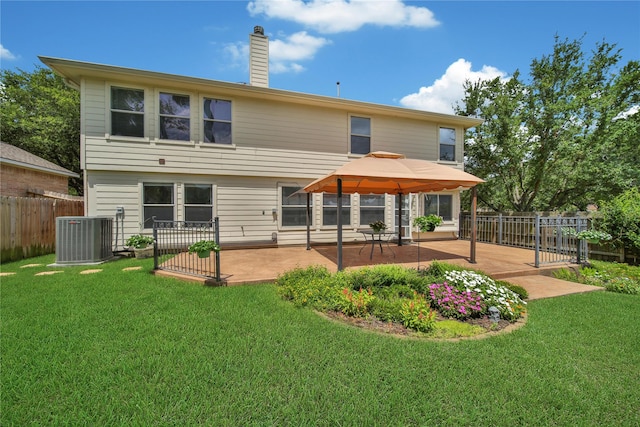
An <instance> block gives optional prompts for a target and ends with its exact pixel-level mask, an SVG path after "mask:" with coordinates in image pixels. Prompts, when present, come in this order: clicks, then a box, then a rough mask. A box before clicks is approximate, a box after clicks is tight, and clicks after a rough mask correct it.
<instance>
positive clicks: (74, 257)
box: [56, 216, 113, 265]
mask: <svg viewBox="0 0 640 427" xmlns="http://www.w3.org/2000/svg"><path fill="white" fill-rule="evenodd" d="M112 239H113V218H111V217H103V216H98V217H88V216H60V217H58V218H56V264H57V265H73V264H95V263H101V262H104V261H107V260H109V259H111V258H113V251H112V249H111V244H112Z"/></svg>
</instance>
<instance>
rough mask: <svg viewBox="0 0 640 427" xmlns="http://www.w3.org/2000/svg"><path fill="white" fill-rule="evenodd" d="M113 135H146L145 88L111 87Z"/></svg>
mask: <svg viewBox="0 0 640 427" xmlns="http://www.w3.org/2000/svg"><path fill="white" fill-rule="evenodd" d="M111 135H118V136H134V137H140V138H142V137H144V90H142V89H130V88H123V87H115V86H112V87H111Z"/></svg>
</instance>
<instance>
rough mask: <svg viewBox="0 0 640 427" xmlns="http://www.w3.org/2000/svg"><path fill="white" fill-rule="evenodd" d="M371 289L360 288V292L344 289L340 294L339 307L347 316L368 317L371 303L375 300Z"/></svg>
mask: <svg viewBox="0 0 640 427" xmlns="http://www.w3.org/2000/svg"><path fill="white" fill-rule="evenodd" d="M375 298H376V297H375V296H373V292H372V291H371V289H367V290H364V289H362V288H360V290H359V291H358V292H355V291H353V290H352V289H349V288H343V289H342V290H341V291H340V292H339V293H338V307H339V309H340V311H342V312H343V313H344V314H346V315H347V316H353V317H368V316H369V309H370V305H371V302H372V301H373V300H375Z"/></svg>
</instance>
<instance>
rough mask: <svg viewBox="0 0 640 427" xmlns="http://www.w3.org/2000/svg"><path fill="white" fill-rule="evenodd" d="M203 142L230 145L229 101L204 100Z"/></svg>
mask: <svg viewBox="0 0 640 427" xmlns="http://www.w3.org/2000/svg"><path fill="white" fill-rule="evenodd" d="M203 120H204V142H209V143H214V144H231V101H225V100H222V99H213V98H204V105H203Z"/></svg>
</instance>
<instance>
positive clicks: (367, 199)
mask: <svg viewBox="0 0 640 427" xmlns="http://www.w3.org/2000/svg"><path fill="white" fill-rule="evenodd" d="M384 207H385V196H384V194H381V195H377V194H371V195H362V194H361V195H360V226H361V227H367V226H368V225H369V224H371V223H372V222H376V221H382V222H384Z"/></svg>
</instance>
